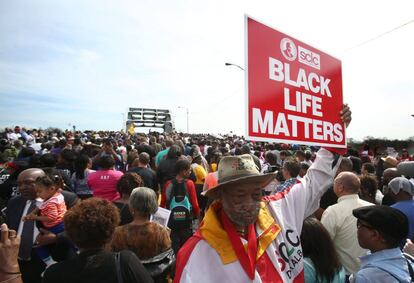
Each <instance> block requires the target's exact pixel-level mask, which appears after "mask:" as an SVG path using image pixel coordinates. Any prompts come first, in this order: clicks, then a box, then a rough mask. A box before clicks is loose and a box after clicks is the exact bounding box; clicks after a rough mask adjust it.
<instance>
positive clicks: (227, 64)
mask: <svg viewBox="0 0 414 283" xmlns="http://www.w3.org/2000/svg"><path fill="white" fill-rule="evenodd" d="M224 65H226V66H234V67H237V68H239V69H240V70H242V71H244V69H243V68H242V67H240V66H239V65H237V64H233V63H224Z"/></svg>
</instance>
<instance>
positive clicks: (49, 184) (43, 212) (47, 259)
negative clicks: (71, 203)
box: [23, 176, 66, 268]
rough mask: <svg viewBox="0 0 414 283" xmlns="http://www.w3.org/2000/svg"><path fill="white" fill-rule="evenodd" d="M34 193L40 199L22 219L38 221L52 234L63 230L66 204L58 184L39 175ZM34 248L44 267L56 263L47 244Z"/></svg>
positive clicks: (47, 177)
mask: <svg viewBox="0 0 414 283" xmlns="http://www.w3.org/2000/svg"><path fill="white" fill-rule="evenodd" d="M56 178H59V176H56ZM36 194H37V197H38V198H40V199H42V201H40V202H37V207H36V208H35V209H34V210H33V211H32V212H31V213H30V214H28V215H26V216H25V217H24V218H23V221H40V222H41V223H42V225H43V226H44V227H45V228H46V229H47V230H48V231H50V232H52V233H53V234H59V233H61V232H63V231H64V225H63V216H64V215H65V213H66V204H65V200H64V198H63V195H62V193H61V192H60V188H59V186H58V185H57V184H55V182H54V181H53V180H52V179H51V178H50V177H49V176H42V177H39V178H37V179H36ZM35 250H36V253H37V255H38V256H39V258H40V259H41V260H42V261H43V262H44V263H45V264H46V268H48V267H49V266H50V265H52V264H54V263H56V262H55V261H54V260H53V258H52V257H51V254H50V251H49V248H48V246H38V247H36V248H35Z"/></svg>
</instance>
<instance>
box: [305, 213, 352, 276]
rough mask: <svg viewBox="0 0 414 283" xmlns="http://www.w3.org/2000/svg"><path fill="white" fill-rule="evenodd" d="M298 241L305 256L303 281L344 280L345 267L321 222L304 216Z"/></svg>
mask: <svg viewBox="0 0 414 283" xmlns="http://www.w3.org/2000/svg"><path fill="white" fill-rule="evenodd" d="M300 241H301V243H302V249H303V256H304V257H305V258H304V261H305V283H328V282H330V283H343V282H345V269H344V268H343V267H342V264H341V262H340V261H339V257H338V254H337V253H336V250H335V247H334V244H333V242H332V240H331V237H330V236H329V234H328V231H326V229H325V227H323V225H322V223H321V222H319V221H318V220H317V219H316V218H312V217H309V218H306V219H305V220H304V221H303V227H302V234H301V236H300Z"/></svg>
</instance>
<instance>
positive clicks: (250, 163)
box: [205, 154, 276, 199]
mask: <svg viewBox="0 0 414 283" xmlns="http://www.w3.org/2000/svg"><path fill="white" fill-rule="evenodd" d="M217 171H218V173H217V175H218V176H217V179H218V185H217V186H215V187H213V188H211V189H209V190H208V191H206V192H205V195H206V196H208V197H209V198H212V199H216V198H218V197H219V194H220V191H221V190H223V189H224V188H228V187H234V186H236V185H238V184H252V185H253V184H254V185H255V186H256V187H257V188H261V189H262V188H264V187H266V186H267V185H268V184H269V183H270V182H271V181H272V180H273V179H274V178H275V177H276V174H275V173H268V174H262V173H260V172H259V170H258V169H257V167H256V164H255V163H254V160H253V158H252V156H251V155H250V154H243V155H238V156H225V157H223V158H222V159H221V160H220V163H219V166H218V170H217Z"/></svg>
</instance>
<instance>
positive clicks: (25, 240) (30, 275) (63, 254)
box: [6, 168, 78, 283]
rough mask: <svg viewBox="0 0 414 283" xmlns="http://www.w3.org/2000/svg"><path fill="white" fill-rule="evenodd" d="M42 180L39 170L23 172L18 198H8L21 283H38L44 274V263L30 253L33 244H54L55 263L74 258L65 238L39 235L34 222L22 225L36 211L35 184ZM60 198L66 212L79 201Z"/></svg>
mask: <svg viewBox="0 0 414 283" xmlns="http://www.w3.org/2000/svg"><path fill="white" fill-rule="evenodd" d="M50 173H51V174H52V175H55V174H58V173H57V172H54V171H53V169H52V170H51V172H50ZM42 176H45V172H44V171H43V170H42V169H38V168H30V169H26V170H24V171H22V172H21V173H20V174H19V176H18V177H17V186H18V190H19V193H20V195H18V196H16V197H14V198H11V199H10V200H9V202H8V204H7V209H6V223H7V225H8V227H9V228H10V229H13V230H15V231H17V234H18V235H19V236H21V241H20V249H19V266H20V270H21V273H22V278H23V282H25V283H27V282H29V283H32V282H36V283H37V282H39V283H40V282H41V273H42V272H43V270H44V263H43V262H42V261H41V260H40V259H39V258H38V256H37V254H36V252H35V250H34V249H33V245H34V243H35V242H36V243H38V244H39V245H50V244H53V247H51V248H52V249H51V252H52V256H53V257H54V259H55V260H57V261H58V260H59V259H58V258H56V256H57V257H60V259H61V260H63V259H66V258H68V257H70V256H72V255H74V253H73V251H72V248H71V247H70V246H69V245H66V244H65V242H66V241H67V238H66V237H65V236H64V235H58V236H56V235H55V234H52V233H50V232H48V231H47V230H43V229H41V230H40V231H39V229H38V228H37V227H36V225H35V222H33V221H26V222H23V221H22V218H23V217H24V216H25V215H27V214H28V213H30V212H31V211H32V210H33V209H34V208H35V207H36V200H35V199H36V188H35V182H36V179H37V178H39V177H42ZM62 194H63V196H64V198H65V203H66V206H67V207H68V208H70V207H71V206H73V205H74V204H75V203H76V202H77V200H78V198H77V196H76V195H75V194H74V193H71V192H67V191H63V192H62ZM39 232H40V233H39Z"/></svg>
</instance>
